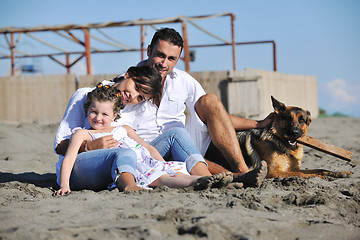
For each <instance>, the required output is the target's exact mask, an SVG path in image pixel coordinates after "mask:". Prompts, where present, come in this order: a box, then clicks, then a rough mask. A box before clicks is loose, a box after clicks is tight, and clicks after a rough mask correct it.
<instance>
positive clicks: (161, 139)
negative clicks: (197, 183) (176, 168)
mask: <svg viewBox="0 0 360 240" xmlns="http://www.w3.org/2000/svg"><path fill="white" fill-rule="evenodd" d="M150 144H151V145H152V146H154V147H155V148H156V149H157V150H158V151H159V153H160V154H161V156H162V157H163V158H164V159H165V160H173V161H179V162H185V164H186V170H187V171H188V172H189V173H190V171H191V169H192V168H193V167H194V166H195V164H197V163H198V162H204V163H205V164H206V162H205V160H204V158H203V156H202V155H201V153H200V151H199V150H198V149H197V147H196V145H195V143H194V142H193V140H192V139H191V136H190V134H189V133H188V132H187V131H186V129H185V128H180V127H176V128H172V129H170V130H168V131H166V132H165V133H163V134H161V135H160V136H158V137H157V138H155V139H154V140H153V141H151V142H150Z"/></svg>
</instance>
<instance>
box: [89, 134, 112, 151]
mask: <svg viewBox="0 0 360 240" xmlns="http://www.w3.org/2000/svg"><path fill="white" fill-rule="evenodd" d="M118 144H119V143H118V141H116V140H115V139H114V138H113V136H112V135H108V136H104V137H101V138H97V139H95V140H93V141H88V142H87V150H88V151H90V150H96V149H107V148H113V147H115V146H117V145H118Z"/></svg>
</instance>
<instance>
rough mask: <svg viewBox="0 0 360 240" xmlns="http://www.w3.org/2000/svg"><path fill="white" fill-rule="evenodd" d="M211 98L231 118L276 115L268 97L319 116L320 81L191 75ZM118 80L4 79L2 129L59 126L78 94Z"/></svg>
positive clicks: (249, 72)
mask: <svg viewBox="0 0 360 240" xmlns="http://www.w3.org/2000/svg"><path fill="white" fill-rule="evenodd" d="M191 75H193V76H194V77H195V78H196V79H197V80H198V81H199V82H200V84H201V85H202V86H203V87H204V89H205V91H206V92H208V93H214V94H216V95H217V96H218V97H219V98H220V99H221V101H222V102H223V103H224V106H225V107H226V109H227V110H228V111H229V113H231V114H234V115H239V116H243V117H251V118H254V119H257V118H263V117H264V116H266V115H267V114H268V113H270V112H271V111H272V110H273V109H272V106H271V100H270V95H273V96H274V97H275V98H277V99H278V100H279V101H282V102H284V103H285V104H286V105H296V106H300V107H303V108H306V109H307V110H309V111H310V112H311V113H312V116H313V117H314V118H316V117H317V116H318V89H317V80H316V78H315V77H313V76H300V75H288V74H282V73H277V72H271V71H263V70H256V69H245V70H243V71H236V72H233V71H216V72H193V73H191ZM115 76H116V74H108V75H90V76H87V75H85V76H76V75H73V74H70V75H31V76H15V77H1V78H0V94H1V95H0V111H1V115H0V123H5V122H6V123H18V122H26V123H32V122H34V123H40V124H53V123H58V122H60V121H61V119H62V117H63V114H64V111H65V109H66V106H67V103H68V101H69V99H70V97H71V95H72V94H73V93H74V92H75V90H76V89H77V88H81V87H85V86H95V85H96V83H98V82H100V81H102V80H103V79H112V78H113V77H115Z"/></svg>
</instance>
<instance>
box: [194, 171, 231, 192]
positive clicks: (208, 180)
mask: <svg viewBox="0 0 360 240" xmlns="http://www.w3.org/2000/svg"><path fill="white" fill-rule="evenodd" d="M232 181H233V174H232V173H231V172H222V173H219V174H216V175H212V176H205V177H201V178H199V179H198V180H197V182H196V184H195V186H194V189H195V190H205V189H209V188H221V187H226V186H228V185H229V184H230V183H231V182H232Z"/></svg>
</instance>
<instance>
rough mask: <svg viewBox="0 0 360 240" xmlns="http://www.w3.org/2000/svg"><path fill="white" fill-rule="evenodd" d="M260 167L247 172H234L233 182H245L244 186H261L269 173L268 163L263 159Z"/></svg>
mask: <svg viewBox="0 0 360 240" xmlns="http://www.w3.org/2000/svg"><path fill="white" fill-rule="evenodd" d="M260 164H261V165H260V167H258V168H255V169H253V170H251V171H249V172H247V173H243V174H242V173H234V180H233V182H239V183H243V184H244V187H259V186H260V184H261V183H262V181H263V180H264V178H265V177H266V175H267V163H266V162H265V161H261V163H260Z"/></svg>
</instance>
